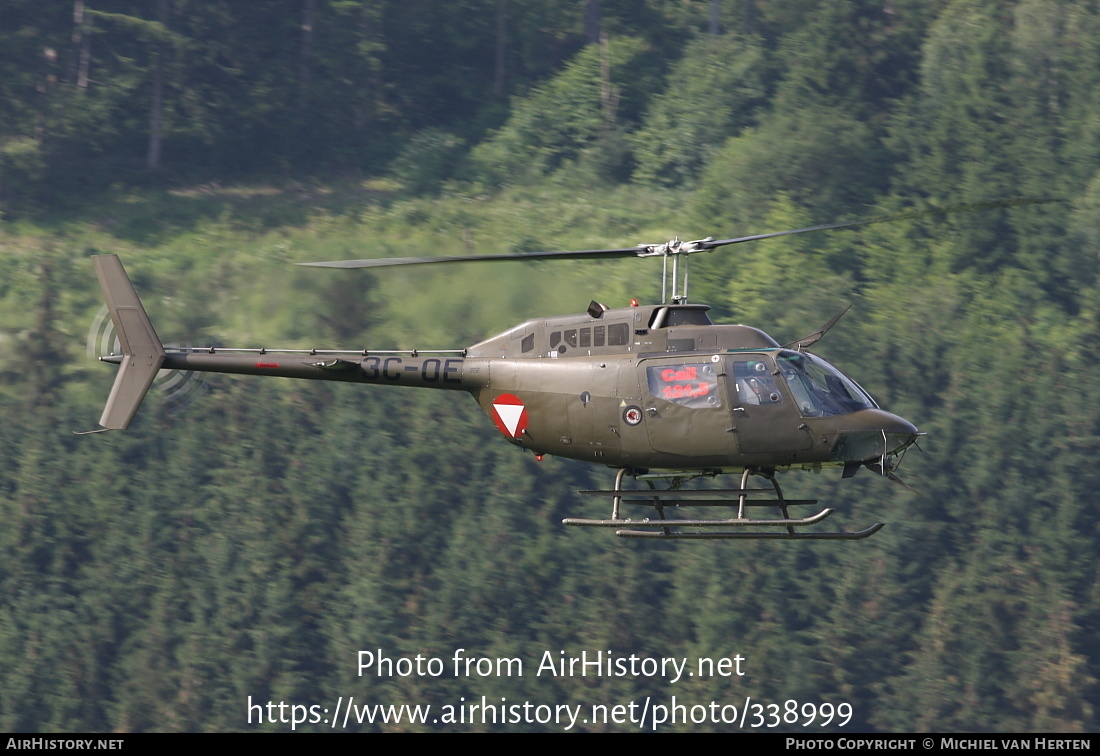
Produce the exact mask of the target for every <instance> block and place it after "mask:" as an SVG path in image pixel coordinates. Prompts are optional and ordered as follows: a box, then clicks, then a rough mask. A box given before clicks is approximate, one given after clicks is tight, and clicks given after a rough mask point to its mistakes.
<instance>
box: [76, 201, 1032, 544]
mask: <svg viewBox="0 0 1100 756" xmlns="http://www.w3.org/2000/svg"><path fill="white" fill-rule="evenodd" d="M1046 201H1050V200H1045V199H1030V198H1027V199H1023V198H1021V199H1012V200H997V201H995V202H989V203H980V204H973V205H967V206H955V207H952V208H948V209H944V210H933V211H923V212H920V213H908V214H901V215H893V216H889V217H885V218H875V219H870V220H857V221H845V222H838V223H830V224H825V225H819V226H811V227H807V228H800V229H792V230H787V231H779V232H771V233H765V234H756V235H752V236H742V237H737V238H731V239H718V240H716V239H714V238H712V237H707V238H705V239H698V240H694V241H680V240H679V239H673V240H671V241H668V242H663V243H659V244H639V245H636V246H634V247H623V248H616V249H595V250H571V251H550V252H523V253H516V254H491V255H462V256H445V257H409V258H386V259H364V260H341V261H333V262H316V263H299V264H300V265H305V266H311V267H326V268H342V269H350V268H374V267H386V266H395V265H427V264H440V263H448V264H454V263H462V262H475V261H476V262H485V261H502V260H508V261H517V260H532V259H594V258H595V259H606V258H614V257H637V258H646V257H660V258H662V260H663V267H662V285H661V300H662V301H661V303H660V304H654V305H643V304H640V303H638V302H637V301H636V300H632V301H631V303H630V306H628V307H625V308H618V309H613V308H610V307H608V306H606V305H604V304H601V303H599V302H596V301H592V302H591V303H590V304H589V306H588V308H587V310H586V311H584V312H581V313H574V314H570V315H562V316H554V317H541V318H535V319H531V320H527V321H525V322H523V323H520V324H519V325H516V326H514V327H512V328H510V329H508V330H506V331H504V332H503V333H499V334H497V335H495V336H492V337H490V338H487V339H485V340H483V341H481V342H478V343H476V344H473V345H471V346H468V347H465V348H461V349H450V350H438V351H427V350H415V349H414V350H368V349H360V350H340V349H309V350H294V349H268V348H253V349H239V348H223V347H214V346H209V347H166V346H164V345H163V344H162V342H161V340H160V338H159V337H158V336H157V333H156V331H155V330H154V328H153V325H152V323H151V322H150V320H149V317H148V315H147V314H146V312H145V309H144V307H143V306H142V304H141V301H140V299H139V297H138V294H137V292H136V291H135V290H134V287H133V285H132V284H131V282H130V279H129V277H128V276H127V274H126V271H125V269H124V268H123V266H122V263H121V261H120V260H119V258H118V257H117V256H115V255H98V256H95V257H93V263H94V267H95V270H96V274H97V277H98V279H99V283H100V287H101V289H102V291H103V295H104V298H105V299H106V302H107V308H108V311H109V313H110V316H111V320H112V323H113V325H114V329H115V331H116V333H117V340H118V341H117V343H118V344H119V348H120V350H121V354H114V353H112V354H110V355H106V356H101V357H100V358H99V359H100V360H102V361H104V362H109V363H114V364H116V365H118V366H119V371H118V374H117V376H116V378H115V381H114V385H113V386H112V389H111V393H110V395H109V397H108V399H107V403H106V406H105V408H104V410H103V413H102V416H101V417H100V420H99V424H100V426H101V427H100V428H99V429H97V430H93V431H88V432H87V433H99V432H103V431H107V430H122V429H125V428H127V427H128V426H129V425H130V422H131V421H132V420H133V418H134V416H135V414H136V413H137V411H138V408H139V406H140V405H141V402H142V400H143V398H144V396H145V394H146V393H147V392H148V390H149V388H150V386H151V385H152V383H153V380H154V378H155V377H156V376H157V374H158V371H160V370H172V369H175V370H180V371H197V372H217V373H234V374H243V375H257V376H276V377H286V378H302V379H310V380H327V381H343V382H352V383H367V384H375V385H383V386H407V387H419V388H434V389H444V390H451V391H461V392H466V393H469V394H471V395H472V396H473V397H474V399H475V400H476V401H477V403H478V405H479V406H480V408H481V410H482V411H483V412H484V413H485V414H486V415H487V416H488V417H489V419H490V420H491V421H492V423H493V425H494V426H495V427H496V429H497V430H498V431H499V432H500V433H501V435H503V436H504V438H505V440H506V441H507V442H508V443H511V444H512V445H514V446H517V447H519V448H521V449H524V450H526V451H529V452H532V453H534V454H535V455H536V456H537V458H538V459H540V460H541V459H542V458H543V456H544V455H554V456H559V457H565V458H569V459H576V460H581V461H585V462H589V463H595V464H600V465H604V466H607V467H610V468H614V469H616V470H617V472H616V474H615V478H614V484H613V486H612V487H611V488H609V489H605V490H589V491H581V492H579V493H580V494H582V495H586V496H592V497H599V498H602V499H610V503H611V513H610V516H609V517H608V518H605V519H585V518H567V519H565V520H563V523H564V524H566V525H571V526H590V527H607V528H614V529H615V534H616V535H618V536H620V537H626V538H671V539H728V540H733V539H789V540H797V539H826V540H854V539H862V538H867V537H868V536H870V535H873V534H874V533H876V532H878V531H879V530H880V529H881V528H882V527H883V523H875V524H873V525H871V526H869V527H867V528H864V529H862V530H856V531H836V532H822V531H818V530H814V529H811V527H810V526H814V525H817V524H818V523H820V522H821V521H822V520H824V519H825V518H827V517H829V516H830V515H831V514H832V513H833V510H832V509H829V508H825V509H820V510H819V511H816V512H815V513H813V514H810V515H806V516H803V517H798V516H792V514H791V511H790V510H791V508H792V507H803V506H814V505H816V504H817V501H816V500H798V499H787V498H786V497H785V496H784V494H783V491H782V488H781V487H780V485H779V482H778V481H777V480H776V474H777V472H783V471H788V470H813V471H820V470H822V469H823V468H837V469H840V470H841V471H842V472H841V475H842V477H843V478H849V477H852V476H853V475H855V474H856V473H857V472H858V471H859V470H860V469H861V468H864V467H866V468H869V469H870V470H872V471H874V472H875V473H877V474H879V475H881V476H883V477H887V478H889V479H891V480H893V481H895V482H898V483H901V484H902V485H905V484H904V483H902V481H901V480H900V478H898V477H897V476H896V474H895V473H894V470H896V469H897V467H898V465H899V464H900V461H901V459H902V458H903V457H904V455H905V453H906V451H907V450H908V449H909V448H910V447H912V446H913V445H914V444H915V443H916V442H917V440H918V439H919V437H920V436H921V435H923V434H922V433H921V432H920V431H918V429H917V427H916V426H915V425H914V424H913V423H911V422H910V421H908V420H906V419H904V418H902V417H899V416H897V415H894V414H891V413H890V412H887V411H885V410H884V409H882V408H881V407H880V406H879V405H878V403H877V402H876V401H875V400H874V399H873V398H872V397H871V395H870V394H869V393H868V392H867V391H865V390H864V389H863V388H862V387H861V386H860V385H859V384H858V383H857V382H856V381H854V380H853V379H851V378H850V377H848V376H847V375H845V374H844V373H843V372H841V371H840V370H839V369H837V368H836V367H834V366H832V365H831V364H829V363H828V362H827V361H825V360H824V359H822V358H821V357H819V356H818V355H815V354H812V353H811V352H809V351H808V348H809V347H810V346H812V345H813V344H815V343H816V342H817V341H818V340H820V339H821V338H822V337H823V336H824V335H825V333H826V332H828V331H829V330H830V329H831V328H832V327H833V326H834V325H835V324H836V323H837V321H838V320H839V319H840V318H841V316H843V315H844V314H845V312H847V308H845V310H843V311H841V312H840V313H839V314H838V315H836V316H835V317H834V318H832V319H831V320H830V321H829V322H828V323H826V324H825V325H823V326H822V327H821V328H820V329H818V330H817V331H816V332H814V333H813V334H810V335H809V336H807V337H805V338H802V339H799V340H798V341H795V342H792V343H788V344H783V345H781V344H780V343H779V342H777V341H776V340H775V339H773V338H772V337H771V336H769V335H768V334H767V333H765V332H764V331H762V330H760V329H758V328H754V327H752V326H747V325H724V324H715V323H714V322H712V320H711V318H710V316H709V314H708V310H709V309H710V308H709V307H708V306H707V305H705V304H698V303H691V302H689V301H688V296H687V288H688V260H689V257H690V255H692V254H696V253H702V252H711V251H713V250H715V249H718V248H720V247H725V246H728V245H732V244H738V243H744V242H751V241H759V240H763V239H769V238H775V237H780V236H787V235H792V234H802V233H811V232H819V231H826V230H832V229H842V228H852V227H857V226H865V225H869V224H872V223H881V222H886V221H892V220H898V219H901V218H906V217H919V216H920V215H938V214H944V213H948V212H958V211H960V210H974V209H984V208H986V207H993V206H1006V205H1019V204H1032V203H1037V202H1046ZM670 266H671V269H670ZM726 474H730V475H735V476H739V478H738V480H739V483H738V484H737V486H736V487H733V488H684V483H686V482H688V481H691V480H695V479H711V478H715V477H717V476H719V475H726ZM628 476H629V477H631V478H633V479H635V480H636V481H641V482H642V483H643V484H644V485H645V486H646V487H645V488H632V489H628V488H624V485H623V484H624V480H625V478H626V477H628ZM758 478H759V479H762V480H763V481H766V482H765V483H764V484H763V485H750V484H751V483H754V482H755V480H756V479H758ZM659 483H660V484H662V485H663V487H660V488H659V487H658V484H659ZM906 488H908V486H906ZM637 505H642V506H644V507H647V508H648V509H651V510H653V511H654V514H653V515H652V516H642V517H629V516H624V515H623V510H624V508H625V507H631V506H637ZM689 507H704V508H712V507H728V508H729V509H730V510H731V512H730V513H731V514H732V515H733V516H731V517H725V518H723V517H703V518H699V517H673V516H668V515H669V514H670V513H669V512H668V511H667V510H670V509H672V510H677V511H682V510H684V509H686V508H689ZM758 507H771V508H773V510H777V512H778V516H773V517H759V516H754V515H752V514H751V513H750V510H751V509H753V508H758ZM711 511H713V510H711Z"/></svg>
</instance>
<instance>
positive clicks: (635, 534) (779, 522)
mask: <svg viewBox="0 0 1100 756" xmlns="http://www.w3.org/2000/svg"><path fill="white" fill-rule="evenodd" d="M630 472H631V471H630V470H629V469H628V468H623V469H620V470H619V472H618V474H616V476H615V488H614V489H611V490H605V491H580V492H579V493H581V494H584V495H588V496H604V497H610V498H611V501H612V504H611V517H610V518H609V519H606V520H587V519H581V518H573V517H571V518H567V519H565V520H562V522H563V523H564V524H566V525H581V526H586V527H602V528H622V529H620V530H616V531H615V535H617V536H619V537H620V538H678V539H684V540H733V539H748V538H753V539H783V540H801V539H813V540H834V541H835V540H841V541H852V540H856V539H859V538H867V537H868V536H871V535H874V534H875V533H877V532H878V531H879V530H880V529H881V528H882V526H883V523H881V522H880V523H875V524H874V525H871V526H870V527H868V528H865V529H863V530H857V531H855V532H851V533H848V532H831V533H830V532H817V531H802V530H801V529H802V528H805V527H807V526H809V525H816V524H817V523H819V522H821V521H822V520H824V519H825V518H826V517H828V516H829V515H831V514H832V513H833V510H832V509H822V510H821V511H819V512H818V513H817V514H813V515H809V516H807V517H791V516H790V513H789V511H788V507H792V506H809V505H813V504H817V500H816V499H786V498H784V496H783V491H782V489H780V487H779V482H778V481H776V479H775V476H774V473H772V472H759V471H755V470H751V469H750V470H745V471H744V473H742V475H741V487H740V488H726V489H711V490H705V489H692V490H684V489H681V488H680V485H681V484H682V483H683V481H684V480H685V479H686V478H687V476H667V478H668V480H669V481H670V486H669V488H667V489H663V490H661V489H657V488H656V487H655V486H654V485H653V483H652V482H651V481H650V480H648V479H647V480H646V483H647V484H648V485H649V487H650V489H649V490H644V489H633V490H624V489H623V487H622V483H623V478H624V477H625V476H626V475H627V474H629V473H630ZM754 474H755V475H761V476H763V477H765V478H767V480H768V481H769V482H770V483H771V488H747V487H746V484H747V482H748V478H749V475H754ZM635 477H637V476H635ZM761 496H763V497H764V498H760V497H761ZM753 497H757V498H753ZM623 504H628V505H638V504H641V505H648V506H651V507H653V508H654V509H655V510H656V511H657V517H655V518H651V517H645V518H641V519H633V518H629V517H626V518H624V517H622V516H621V515H620V509H621V507H622V505H623ZM700 506H703V507H735V508H736V509H737V516H736V517H732V518H729V519H716V518H709V519H679V520H676V519H669V518H666V516H665V510H666V509H667V508H669V507H700ZM748 507H776V508H777V509H779V511H780V513H781V514H782V516H781V517H778V518H773V519H767V518H759V517H746V516H745V510H746V509H747V508H748ZM720 528H721V530H719V529H720ZM742 528H765V529H766V530H755V529H753V530H742Z"/></svg>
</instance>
